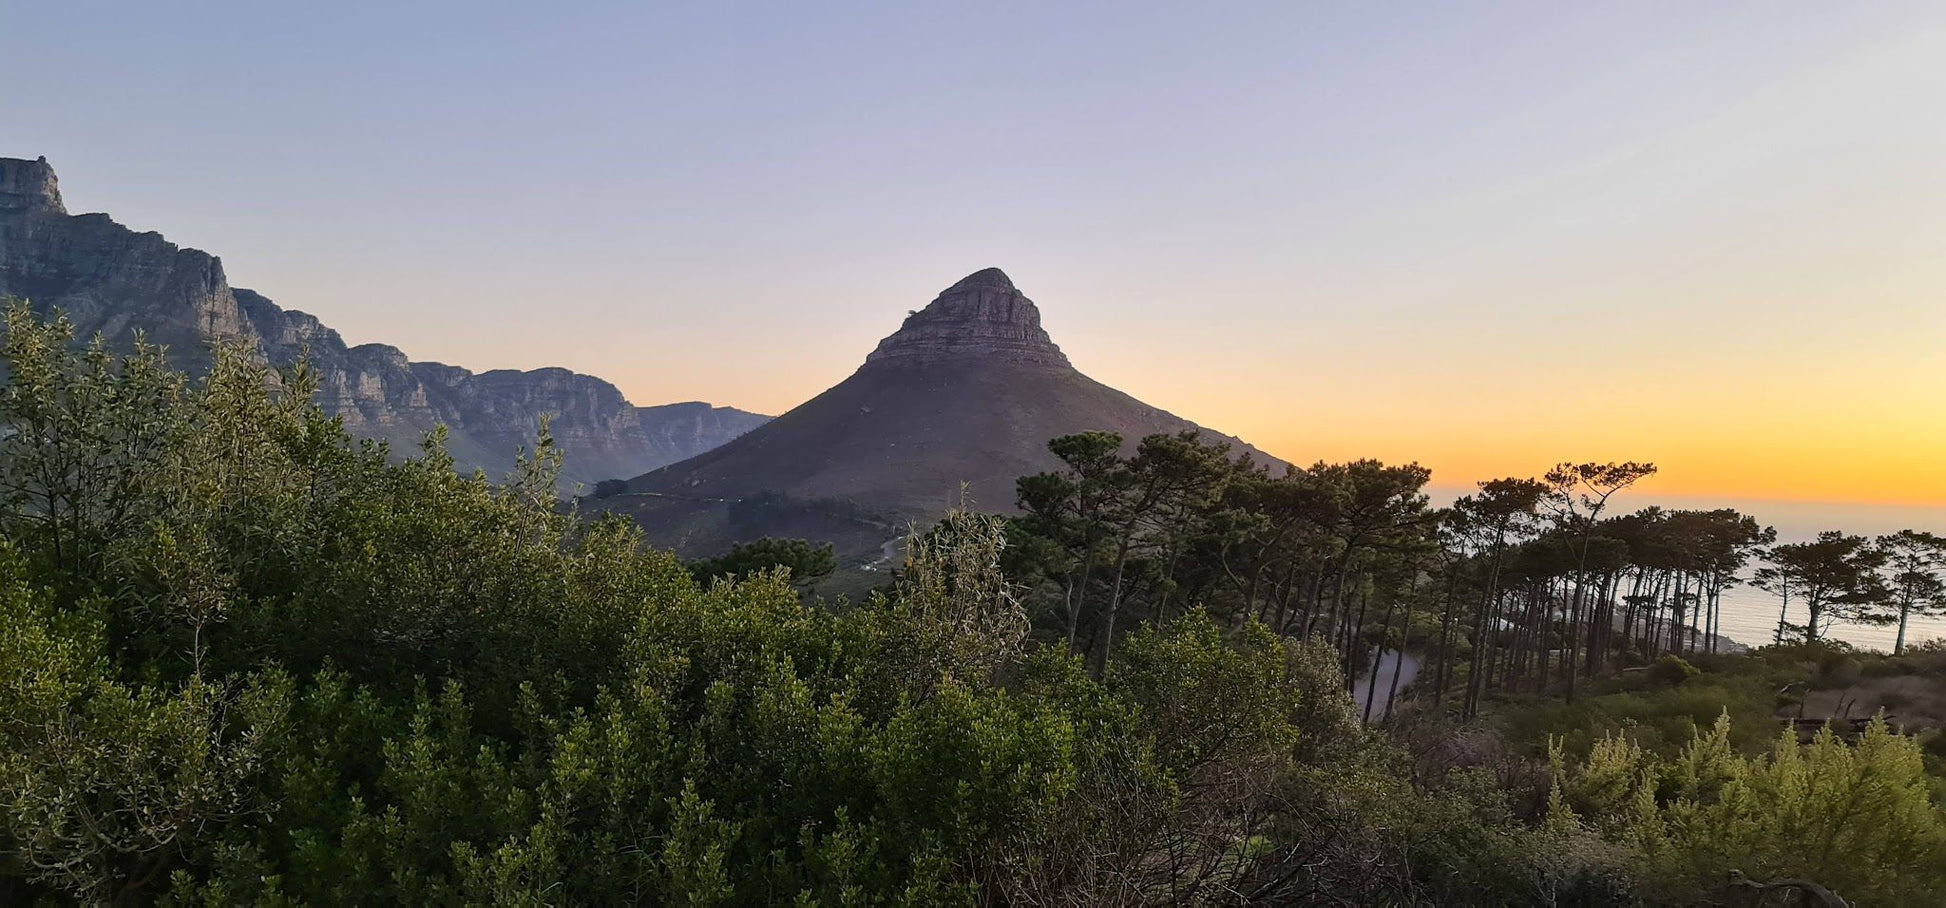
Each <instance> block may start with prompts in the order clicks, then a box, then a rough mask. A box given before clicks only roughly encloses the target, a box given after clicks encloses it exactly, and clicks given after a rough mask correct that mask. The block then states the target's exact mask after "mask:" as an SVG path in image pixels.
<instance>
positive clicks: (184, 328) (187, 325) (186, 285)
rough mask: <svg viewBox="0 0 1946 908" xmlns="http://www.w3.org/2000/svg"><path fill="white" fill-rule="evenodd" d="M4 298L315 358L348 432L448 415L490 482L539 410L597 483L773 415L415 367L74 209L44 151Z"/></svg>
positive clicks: (190, 353) (215, 263) (153, 240)
mask: <svg viewBox="0 0 1946 908" xmlns="http://www.w3.org/2000/svg"><path fill="white" fill-rule="evenodd" d="M0 296H15V297H21V298H25V299H27V300H29V301H31V302H32V304H33V306H34V308H35V309H37V310H40V311H43V312H46V311H50V310H53V309H57V308H58V309H60V310H61V311H63V312H65V313H67V316H68V318H69V319H71V320H72V321H73V322H74V324H75V327H76V329H77V333H78V335H79V336H82V337H87V336H91V335H93V334H95V333H100V334H101V335H102V336H104V337H105V338H107V339H108V340H109V341H110V342H112V343H118V344H125V343H127V342H128V341H129V340H130V339H132V337H133V335H134V333H135V332H136V331H142V332H144V333H145V334H146V335H147V336H148V339H149V340H150V341H152V342H155V343H160V344H164V345H167V347H168V348H169V353H170V359H171V360H172V361H173V362H174V363H176V364H177V365H178V366H179V367H181V368H186V369H188V370H190V371H192V372H194V371H198V370H199V369H200V368H201V367H202V366H204V365H206V364H207V361H208V345H209V342H210V341H211V340H212V339H214V338H220V337H248V338H251V339H253V340H255V341H256V343H257V345H258V346H259V348H260V349H261V350H262V351H263V353H264V355H265V356H266V357H267V358H268V360H269V361H270V362H272V363H276V364H279V365H285V364H289V363H291V362H295V361H296V359H297V357H298V356H299V355H300V353H302V352H304V351H308V354H309V356H310V361H311V363H312V364H313V365H314V366H316V367H317V369H318V370H319V373H320V377H321V378H322V388H321V390H320V392H319V395H318V403H319V404H320V405H321V406H323V407H324V408H325V410H326V411H327V412H330V413H332V414H335V415H338V416H341V417H343V418H344V422H345V426H346V428H347V429H349V430H350V431H352V432H353V433H356V434H358V435H361V436H364V437H369V438H377V439H382V440H385V441H388V442H391V443H392V444H393V446H394V448H395V449H402V450H406V451H412V450H416V449H417V446H418V443H419V440H420V439H421V438H423V437H424V435H425V433H426V432H428V431H430V430H431V429H432V428H433V427H434V426H437V425H442V424H443V425H445V426H446V427H447V431H448V433H449V434H448V440H447V446H448V448H449V449H450V450H451V451H452V453H453V456H454V458H455V460H456V461H457V462H458V463H459V465H460V467H461V468H462V469H464V470H471V469H473V468H475V467H478V468H481V469H485V470H486V471H487V472H488V473H489V474H491V475H495V476H498V475H500V474H502V473H504V472H505V471H506V470H508V469H509V468H511V466H512V464H513V456H514V452H515V451H516V449H517V448H518V447H519V446H521V445H530V446H531V444H532V443H533V439H534V434H535V431H536V429H537V428H538V426H539V423H540V418H541V416H542V415H543V414H552V415H553V421H552V429H553V433H554V437H555V438H556V439H557V440H558V441H559V442H560V444H561V446H562V448H563V450H564V451H565V452H566V461H565V464H564V468H563V472H564V474H565V475H564V479H566V480H569V481H574V482H582V483H589V484H592V483H595V482H597V481H599V480H602V479H609V478H615V477H626V476H633V475H636V474H639V473H642V472H644V471H648V470H653V469H655V468H657V467H661V466H664V465H667V464H671V463H675V462H676V461H679V460H683V459H685V458H688V457H692V456H694V455H696V454H700V453H702V452H705V451H708V450H710V449H712V448H714V447H716V446H718V445H721V444H723V443H724V442H727V441H729V440H731V439H733V438H735V437H737V436H738V435H741V434H743V433H744V432H748V431H750V430H751V429H753V428H755V427H757V426H759V425H762V424H763V423H764V422H765V421H766V420H767V419H768V417H765V416H760V415H758V414H755V413H747V412H744V411H742V410H737V409H734V408H731V407H716V406H711V405H709V404H705V403H676V404H665V405H662V406H650V407H638V406H635V405H634V404H631V403H630V402H629V401H628V400H627V398H625V397H623V396H622V393H621V391H620V390H618V389H617V388H616V387H615V386H614V385H612V384H609V383H608V382H606V381H603V380H601V379H599V378H596V377H594V376H592V375H583V374H580V373H578V372H571V371H568V370H566V369H536V370H533V371H531V372H519V371H513V370H505V369H502V370H495V371H490V372H478V373H476V372H471V371H468V370H466V369H462V368H459V367H457V366H448V365H444V364H442V363H431V362H413V361H411V360H409V359H407V358H406V355H405V354H404V353H403V352H401V351H400V350H399V349H398V348H396V347H391V346H387V345H385V344H361V345H359V346H356V347H352V346H347V345H346V344H345V342H344V339H343V338H341V337H339V336H338V332H336V331H333V330H331V329H330V328H328V327H326V326H325V325H324V324H323V323H322V322H320V321H318V319H317V318H316V317H314V316H311V315H308V314H306V313H303V312H299V311H296V310H293V309H283V308H280V307H278V306H277V305H276V304H274V303H272V302H271V301H270V300H269V299H268V298H266V297H264V296H263V295H261V294H258V293H255V292H253V291H250V290H244V289H242V288H232V287H231V286H230V285H229V282H228V281H227V280H226V279H225V278H224V275H223V263H222V261H221V260H219V259H217V258H216V257H215V256H212V255H209V254H208V253H205V252H202V251H200V250H196V249H184V248H179V247H177V246H176V245H175V244H173V243H170V242H169V241H167V240H165V239H163V238H162V235H161V234H159V233H154V232H148V233H138V232H136V231H134V230H131V229H129V228H127V227H124V226H122V225H121V224H118V223H116V222H115V221H114V220H112V219H110V218H109V216H108V215H105V214H81V215H71V214H68V212H67V209H66V207H65V206H64V205H63V204H62V202H61V192H60V188H59V185H58V184H57V182H56V180H55V176H54V169H53V167H51V166H49V164H48V163H47V159H46V158H40V159H38V160H32V161H29V160H22V159H18V158H0Z"/></svg>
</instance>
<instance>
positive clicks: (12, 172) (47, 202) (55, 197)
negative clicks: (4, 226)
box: [0, 157, 68, 214]
mask: <svg viewBox="0 0 1946 908" xmlns="http://www.w3.org/2000/svg"><path fill="white" fill-rule="evenodd" d="M0 211H49V212H53V213H55V214H67V213H68V210H67V208H66V207H64V206H63V205H62V204H61V187H60V185H59V184H57V183H56V182H55V181H54V167H53V166H52V165H50V164H48V163H47V158H45V157H42V158H36V159H34V160H32V161H29V160H27V159H25V158H0Z"/></svg>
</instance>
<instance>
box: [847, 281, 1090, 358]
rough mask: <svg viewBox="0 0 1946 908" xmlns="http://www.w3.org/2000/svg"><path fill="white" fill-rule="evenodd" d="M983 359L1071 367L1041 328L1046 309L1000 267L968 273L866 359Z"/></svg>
mask: <svg viewBox="0 0 1946 908" xmlns="http://www.w3.org/2000/svg"><path fill="white" fill-rule="evenodd" d="M963 358H964V359H979V360H986V361H1004V362H1012V363H1023V364H1030V365H1042V366H1056V367H1063V368H1065V367H1068V358H1067V356H1066V355H1065V354H1063V353H1062V352H1061V348H1060V347H1057V346H1055V345H1054V340H1053V338H1050V337H1048V336H1047V332H1046V331H1045V330H1043V329H1042V328H1041V311H1040V310H1039V309H1037V308H1035V306H1034V301H1033V300H1030V299H1028V298H1027V297H1026V296H1025V295H1024V294H1022V293H1021V292H1020V290H1019V289H1018V288H1016V287H1014V282H1013V280H1012V279H1010V278H1008V277H1007V275H1006V272H1003V271H1001V270H1000V269H998V268H988V269H986V270H984V271H976V272H974V273H972V274H970V275H967V276H966V278H965V279H963V280H961V281H960V282H959V283H957V284H954V285H953V286H951V287H948V288H946V290H945V291H943V292H941V293H940V294H939V296H938V297H937V298H936V299H934V300H933V301H932V303H931V304H929V305H927V306H926V308H924V309H921V310H919V311H917V312H914V313H912V314H911V315H909V316H907V317H906V320H905V324H903V325H901V326H899V330H898V331H895V332H893V333H892V335H891V336H889V337H887V338H885V339H884V340H882V341H880V342H879V345H878V349H876V350H873V351H872V352H871V354H870V355H869V356H866V357H865V362H866V363H888V362H898V363H908V364H925V363H938V362H945V361H950V360H954V359H963Z"/></svg>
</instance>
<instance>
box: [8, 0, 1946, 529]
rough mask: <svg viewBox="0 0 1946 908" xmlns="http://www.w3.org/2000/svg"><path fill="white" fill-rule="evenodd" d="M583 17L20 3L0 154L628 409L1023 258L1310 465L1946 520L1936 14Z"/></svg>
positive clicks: (1945, 208) (1143, 364)
mask: <svg viewBox="0 0 1946 908" xmlns="http://www.w3.org/2000/svg"><path fill="white" fill-rule="evenodd" d="M568 6H571V9H570V10H568V11H555V10H552V9H549V8H547V7H546V6H544V5H536V4H532V3H518V4H514V3H508V4H481V3H415V4H393V3H342V4H322V5H307V6H304V7H302V8H300V7H296V6H294V5H289V4H256V3H241V2H237V3H194V4H187V5H176V4H146V3H144V4H138V3H75V4H47V3H26V2H14V0H0V72H3V73H4V76H5V79H6V84H8V85H9V86H11V89H10V90H9V91H7V92H5V93H0V124H4V128H3V129H0V154H4V155H8V156H26V157H33V156H36V155H46V156H47V157H48V159H49V160H50V161H52V162H53V164H54V165H55V168H56V170H57V171H58V173H59V174H60V177H61V180H62V187H63V189H64V191H65V193H66V195H67V200H68V204H69V208H70V209H71V210H73V211H77V212H79V211H107V212H110V213H112V214H114V215H115V216H116V218H117V219H118V220H121V221H122V222H124V223H126V224H128V225H130V226H132V227H135V228H136V229H141V230H160V231H162V232H164V233H165V234H166V235H167V236H168V237H169V238H170V239H172V240H175V241H176V242H179V243H182V244H184V245H189V246H195V247H198V248H203V249H207V250H210V251H212V252H215V253H217V254H220V255H221V256H222V257H223V260H224V263H225V265H226V266H227V268H228V270H229V273H230V277H231V280H232V282H233V283H234V284H236V285H238V286H244V287H251V288H253V289H257V290H259V291H261V292H263V293H265V294H267V295H269V296H270V297H272V298H273V299H275V300H276V301H277V302H278V303H280V304H282V305H284V306H286V307H292V308H297V309H302V310H305V311H308V312H311V313H313V314H316V315H318V316H319V317H321V318H322V319H324V321H325V322H326V323H327V324H330V325H332V326H334V327H336V328H338V329H339V330H340V331H341V332H342V333H343V334H344V335H345V337H346V339H347V340H348V341H349V342H352V343H362V342H369V341H384V342H388V343H392V344H395V345H397V346H399V347H401V348H403V349H405V351H406V352H407V353H408V354H410V355H411V356H412V357H413V358H415V359H431V360H440V361H445V362H451V363H456V364H460V365H465V366H467V367H470V368H474V369H486V368H495V367H519V368H533V367H538V366H544V365H560V366H567V367H570V368H573V369H577V370H580V371H584V372H590V373H593V374H596V375H600V376H602V377H605V378H608V379H610V380H612V381H614V382H615V383H616V384H618V385H620V386H621V387H622V389H623V390H624V391H625V392H626V393H627V394H628V395H629V396H630V398H631V399H633V400H634V401H636V402H637V403H644V404H648V403H661V402H667V401H675V400H688V399H703V400H709V401H713V402H716V403H724V404H732V405H735V406H739V407H743V408H746V409H753V410H759V411H764V412H770V413H777V412H782V411H783V410H786V409H788V408H790V407H791V406H793V405H795V404H797V403H798V402H800V401H802V400H804V399H805V398H808V397H809V396H811V395H813V394H815V393H817V392H818V391H820V390H822V389H824V388H825V387H827V386H829V385H831V384H833V383H835V382H837V381H838V380H840V379H842V378H843V377H844V376H845V375H846V374H848V373H849V372H850V370H851V369H853V368H855V367H856V366H857V364H858V363H859V362H860V361H862V359H863V358H864V355H865V353H866V352H867V351H869V350H870V349H871V348H872V346H873V344H874V343H875V342H876V341H877V340H878V339H879V338H880V337H882V336H883V335H885V334H888V333H890V332H891V331H892V330H893V329H894V328H896V327H897V325H898V323H899V320H900V319H901V318H902V317H903V316H904V315H905V313H906V311H907V310H909V309H913V308H917V307H919V306H922V305H924V304H925V303H926V301H927V300H929V299H931V297H932V296H933V294H934V293H936V292H937V291H939V290H940V289H942V288H944V287H945V286H947V285H948V284H951V283H952V282H953V281H954V280H956V279H957V278H959V277H961V276H962V275H964V274H966V273H968V272H971V271H974V270H977V269H979V268H982V267H986V266H990V265H994V266H999V267H1002V268H1004V269H1006V270H1007V272H1008V273H1009V274H1011V275H1012V276H1013V278H1014V280H1015V281H1016V282H1017V283H1018V284H1019V285H1020V286H1021V288H1022V289H1023V290H1024V291H1025V292H1026V293H1027V294H1028V295H1029V296H1031V297H1033V298H1034V299H1035V300H1036V301H1037V302H1038V303H1039V304H1040V306H1041V309H1042V312H1043V316H1044V320H1045V324H1046V326H1047V328H1048V330H1049V331H1050V333H1051V334H1052V335H1053V337H1054V339H1055V340H1056V341H1057V342H1058V343H1060V344H1061V345H1062V346H1063V348H1064V349H1065V350H1066V351H1067V352H1068V354H1069V355H1070V357H1071V358H1072V359H1073V361H1074V362H1075V364H1076V365H1077V366H1079V367H1080V368H1081V369H1082V370H1083V371H1085V372H1087V373H1089V374H1090V375H1092V376H1093V377H1095V378H1097V379H1099V380H1101V381H1103V382H1106V383H1108V384H1110V385H1113V386H1115V387H1118V388H1121V389H1123V390H1125V391H1128V392H1129V393H1131V394H1133V395H1135V396H1136V397H1138V398H1141V399H1143V400H1145V401H1148V402H1150V403H1154V404H1156V405H1158V406H1162V407H1164V408H1167V409H1169V410H1172V411H1175V412H1176V413H1178V414H1181V415H1183V416H1186V417H1189V418H1191V419H1194V420H1196V421H1198V422H1200V423H1203V424H1205V425H1208V426H1212V427H1215V428H1219V429H1221V430H1223V431H1226V432H1231V433H1234V434H1237V435H1240V436H1242V437H1244V438H1247V439H1249V440H1251V441H1252V442H1254V443H1256V444H1258V445H1259V446H1261V447H1263V448H1265V449H1267V450H1269V451H1271V452H1273V453H1276V454H1278V455H1281V456H1283V457H1285V458H1288V459H1291V460H1294V461H1299V462H1310V461H1313V460H1318V459H1330V460H1340V459H1347V458H1353V457H1360V456H1371V457H1379V458H1383V459H1386V460H1395V461H1404V460H1418V461H1420V462H1422V463H1426V464H1428V465H1430V466H1432V467H1433V468H1434V470H1435V481H1436V482H1437V483H1440V484H1442V485H1444V486H1448V487H1457V486H1464V485H1466V484H1469V483H1470V482H1471V481H1473V480H1475V479H1482V478H1488V477H1492V476H1499V475H1507V474H1523V475H1524V474H1532V473H1535V472H1538V471H1540V470H1543V469H1545V468H1546V466H1547V465H1548V464H1550V463H1552V462H1554V461H1556V460H1561V459H1634V460H1653V461H1655V462H1657V463H1658V464H1660V465H1661V466H1662V468H1663V475H1661V476H1659V477H1657V478H1656V479H1655V480H1653V484H1652V485H1651V486H1650V487H1649V488H1650V489H1652V490H1653V491H1654V492H1655V493H1657V494H1666V495H1671V496H1688V497H1690V498H1691V499H1693V500H1697V501H1704V500H1717V499H1722V500H1729V499H1735V500H1738V501H1747V500H1756V499H1779V500H1799V501H1823V502H1863V503H1876V504H1881V505H1902V506H1906V507H1908V508H1913V509H1917V511H1915V513H1926V514H1946V511H1941V510H1938V509H1940V508H1946V5H1941V4H1938V3H1872V4H1832V3H1741V4H1733V3H1722V4H1714V3H1713V4H1694V3H1660V4H1659V3H1623V4H1608V5H1606V6H1608V7H1610V8H1607V9H1597V8H1594V5H1592V4H1562V3H1531V4H1523V3H1496V4H1490V5H1467V4H1445V3H1441V4H1429V5H1426V6H1424V7H1420V8H1414V7H1411V6H1408V5H1402V4H1336V5H1312V4H1293V3H1265V4H1259V5H1245V4H1215V5H1210V4H1195V5H1191V4H1170V5H1144V4H1128V3H1106V4H1098V5H1083V4H1060V5H1058V8H1049V7H1047V6H1045V5H1042V4H1008V5H989V4H936V5H935V4H883V5H877V6H867V5H834V4H756V3H723V4H698V5H694V6H691V7H688V8H677V7H673V6H670V7H657V6H650V5H645V4H637V3H612V4H600V3H577V4H571V5H568ZM976 7H977V10H976ZM544 10H545V11H544ZM1934 529H1940V530H1946V526H1939V527H1934Z"/></svg>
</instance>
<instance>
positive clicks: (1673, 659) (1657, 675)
mask: <svg viewBox="0 0 1946 908" xmlns="http://www.w3.org/2000/svg"><path fill="white" fill-rule="evenodd" d="M1699 674H1702V672H1701V671H1699V670H1697V668H1696V666H1694V665H1690V664H1689V663H1688V662H1687V661H1686V660H1684V659H1683V657H1681V656H1678V655H1676V654H1674V653H1669V654H1667V655H1664V656H1662V657H1661V658H1659V659H1657V660H1655V663H1654V664H1652V665H1650V666H1649V668H1648V671H1647V672H1646V675H1647V676H1648V680H1649V681H1651V682H1653V683H1655V684H1661V685H1666V686H1669V687H1675V686H1676V685H1678V684H1681V683H1683V682H1684V681H1688V680H1689V679H1691V678H1694V677H1696V676H1697V675H1699Z"/></svg>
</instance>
